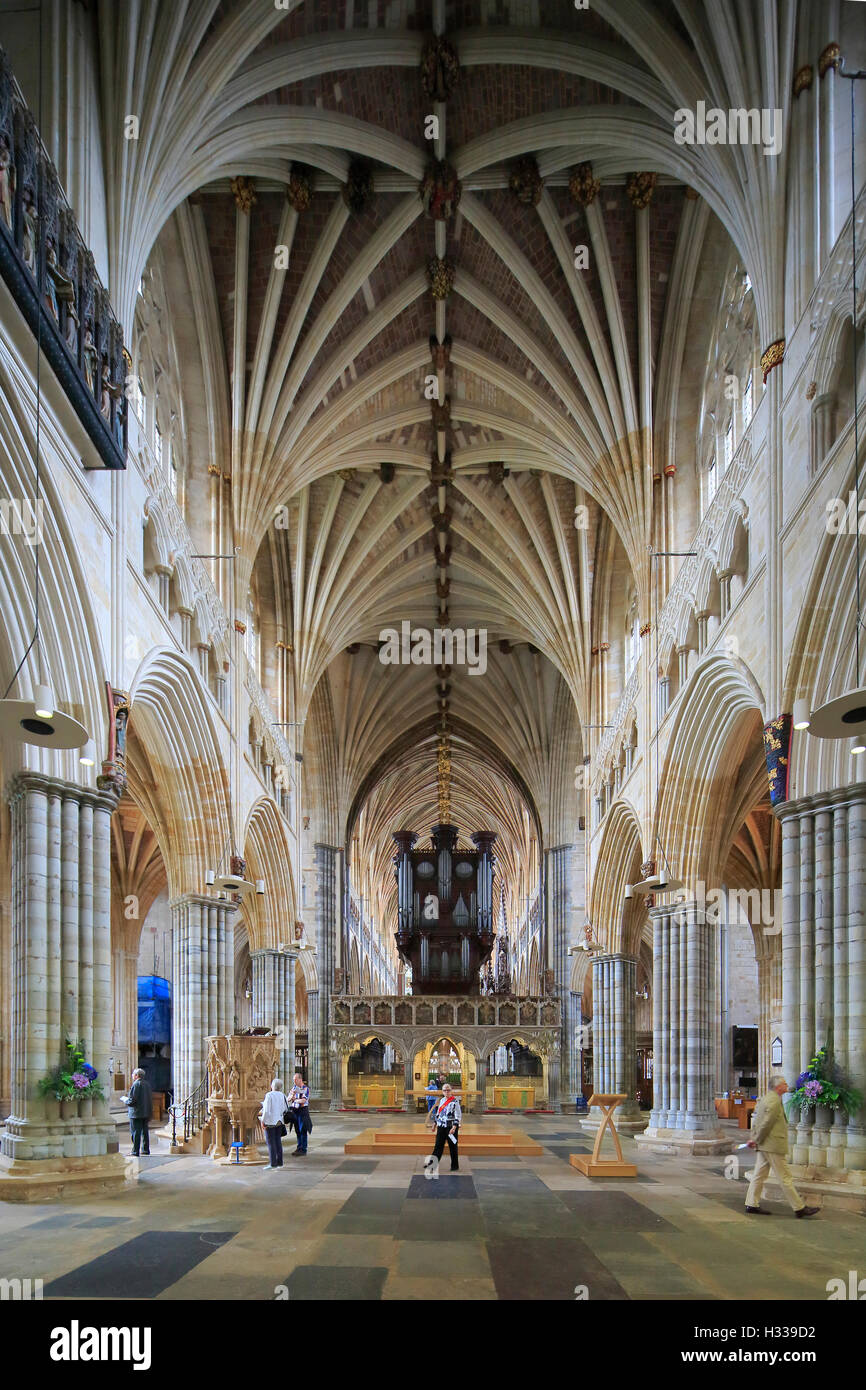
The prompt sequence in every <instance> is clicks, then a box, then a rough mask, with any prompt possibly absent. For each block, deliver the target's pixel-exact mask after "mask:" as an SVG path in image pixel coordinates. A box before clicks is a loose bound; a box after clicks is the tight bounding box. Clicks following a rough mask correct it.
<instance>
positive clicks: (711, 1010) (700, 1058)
mask: <svg viewBox="0 0 866 1390" xmlns="http://www.w3.org/2000/svg"><path fill="white" fill-rule="evenodd" d="M651 917H652V921H653V1059H654V1096H653V1110H652V1114H651V1116H650V1130H649V1132H648V1134H651V1132H652V1131H653V1130H656V1129H662V1130H681V1131H684V1132H689V1133H692V1134H695V1135H697V1136H701V1135H706V1136H708V1137H713V1136H715V1135H717V1134H718V1132H719V1125H718V1118H717V1116H716V1111H715V1106H714V1104H713V1087H714V1076H713V1052H714V1037H715V1019H716V998H715V993H716V992H715V985H714V980H715V955H716V944H715V935H714V934H715V932H716V931H717V927H716V926H715V925H714V924H712V923H711V922H708V921H707V919H706V913H705V912H704V911H703V909H702V908H701V906H700V904H698V903H687V904H684V905H681V906H680V905H678V906H677V907H676V909H673V908H670V907H661V908H656V909H654V910H653V911H652V913H651Z"/></svg>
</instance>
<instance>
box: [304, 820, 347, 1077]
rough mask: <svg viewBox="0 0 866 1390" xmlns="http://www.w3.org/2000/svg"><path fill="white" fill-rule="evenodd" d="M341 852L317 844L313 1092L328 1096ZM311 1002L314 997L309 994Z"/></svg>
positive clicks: (312, 1029)
mask: <svg viewBox="0 0 866 1390" xmlns="http://www.w3.org/2000/svg"><path fill="white" fill-rule="evenodd" d="M338 855H339V851H338V850H337V849H335V848H334V846H333V845H323V844H317V845H316V941H317V944H318V948H319V950H318V967H319V994H320V995H321V998H320V999H319V1001H318V1009H317V1013H316V1020H315V1028H314V1022H313V1010H312V1003H311V1007H310V1026H309V1037H310V1093H311V1095H313V1096H322V1097H326V1096H327V1095H328V1092H329V1090H330V1081H331V1078H330V1068H329V1067H328V1004H329V1001H330V998H331V990H332V988H333V985H334V966H335V964H336V938H337V930H338V926H339V903H338V894H339V892H340V875H339V873H338ZM310 999H311V1001H312V995H310Z"/></svg>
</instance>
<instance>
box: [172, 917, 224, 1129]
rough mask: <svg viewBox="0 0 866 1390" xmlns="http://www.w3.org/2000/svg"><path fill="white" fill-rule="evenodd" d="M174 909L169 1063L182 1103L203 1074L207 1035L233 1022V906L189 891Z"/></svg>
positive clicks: (176, 1096) (178, 1099) (175, 1095)
mask: <svg viewBox="0 0 866 1390" xmlns="http://www.w3.org/2000/svg"><path fill="white" fill-rule="evenodd" d="M171 909H172V977H171V979H172V987H171V992H172V1022H171V1065H172V1086H173V1089H174V1099H175V1103H176V1104H179V1103H180V1102H181V1101H184V1100H186V1098H187V1097H188V1096H189V1095H191V1094H192V1092H193V1091H194V1090H195V1088H196V1086H198V1084H199V1082H200V1081H201V1080H202V1078H203V1076H204V1074H205V1068H206V1064H207V1041H206V1039H207V1038H209V1037H214V1036H215V1035H217V1034H226V1033H231V1032H232V1029H233V1026H234V971H235V951H234V923H233V918H234V913H235V908H234V907H233V906H231V905H230V904H227V903H221V902H218V901H216V900H215V899H213V898H204V897H198V896H197V895H195V894H192V893H190V894H187V895H186V896H185V897H183V898H179V899H177V900H176V901H175V902H173V903H172V905H171Z"/></svg>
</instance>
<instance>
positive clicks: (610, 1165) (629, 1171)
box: [568, 1094, 637, 1178]
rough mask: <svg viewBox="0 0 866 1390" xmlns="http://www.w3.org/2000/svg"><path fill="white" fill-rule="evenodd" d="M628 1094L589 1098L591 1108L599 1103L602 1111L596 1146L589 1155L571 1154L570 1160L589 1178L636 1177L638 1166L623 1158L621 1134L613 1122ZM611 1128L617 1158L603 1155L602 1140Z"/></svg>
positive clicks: (572, 1164)
mask: <svg viewBox="0 0 866 1390" xmlns="http://www.w3.org/2000/svg"><path fill="white" fill-rule="evenodd" d="M627 1099H628V1097H627V1096H626V1095H624V1094H623V1095H620V1096H600V1095H595V1094H593V1095H591V1096H590V1098H589V1105H590V1109H591V1108H592V1106H593V1105H597V1106H598V1108H599V1110H600V1111H601V1113H602V1117H603V1118H602V1121H601V1124H600V1125H599V1127H598V1133H597V1134H596V1136H595V1146H594V1148H593V1150H592V1153H591V1154H590V1155H589V1156H588V1157H587V1155H586V1154H569V1157H568V1161H569V1163H570V1164H571V1166H572V1168H577V1169H578V1170H579V1171H580V1172H581V1173H583V1174H584V1176H585V1177H587V1178H636V1177H637V1168H636V1167H635V1165H634V1164H633V1163H626V1162H625V1161H624V1160H623V1156H622V1149H621V1148H620V1143H619V1135H618V1134H617V1132H616V1125H615V1124H614V1122H613V1112H614V1110H615V1109H616V1107H617V1106H618V1105H622V1103H623V1101H624V1100H627ZM606 1129H610V1133H611V1137H612V1139H613V1142H614V1145H615V1147H616V1158H602V1157H601V1141H602V1139H603V1138H604V1131H605V1130H606Z"/></svg>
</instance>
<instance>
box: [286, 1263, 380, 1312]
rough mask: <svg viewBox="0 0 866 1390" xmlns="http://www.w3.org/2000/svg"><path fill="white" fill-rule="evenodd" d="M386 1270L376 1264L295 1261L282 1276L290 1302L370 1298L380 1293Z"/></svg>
mask: <svg viewBox="0 0 866 1390" xmlns="http://www.w3.org/2000/svg"><path fill="white" fill-rule="evenodd" d="M387 1278H388V1270H387V1269H383V1268H381V1267H378V1266H368V1265H362V1266H357V1267H356V1266H353V1265H298V1267H297V1268H296V1269H294V1270H293V1271H292V1273H291V1274H290V1275H289V1277H288V1279H286V1280H285V1283H286V1286H287V1287H288V1291H289V1299H290V1300H291V1302H293V1303H294V1302H296V1301H298V1300H300V1301H302V1302H303V1301H306V1302H309V1301H311V1300H314V1299H315V1300H327V1301H335V1302H340V1301H345V1300H347V1299H353V1300H355V1301H361V1302H371V1301H375V1300H378V1299H380V1298H381V1297H382V1289H383V1287H384V1284H385V1280H386V1279H387Z"/></svg>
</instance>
